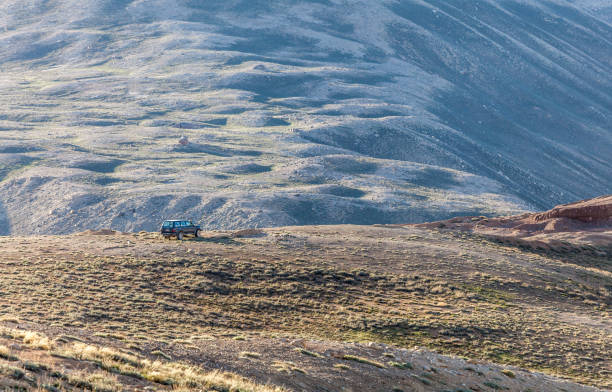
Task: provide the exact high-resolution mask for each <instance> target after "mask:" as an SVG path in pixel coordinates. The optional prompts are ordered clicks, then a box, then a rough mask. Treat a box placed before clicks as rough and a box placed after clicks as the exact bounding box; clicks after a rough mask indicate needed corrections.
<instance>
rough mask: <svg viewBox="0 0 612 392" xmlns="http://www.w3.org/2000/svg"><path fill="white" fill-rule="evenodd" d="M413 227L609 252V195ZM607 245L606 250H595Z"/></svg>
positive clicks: (611, 205) (542, 246)
mask: <svg viewBox="0 0 612 392" xmlns="http://www.w3.org/2000/svg"><path fill="white" fill-rule="evenodd" d="M416 227H426V228H444V229H447V230H459V231H469V232H471V233H473V234H478V235H482V236H484V237H486V238H489V239H493V240H498V241H504V242H509V243H514V244H520V245H521V246H524V247H528V248H532V249H539V250H544V249H547V250H560V251H564V250H568V249H571V248H572V247H578V248H583V249H589V248H592V249H593V250H595V251H598V252H601V253H602V255H605V254H608V255H609V254H611V253H612V252H610V250H611V249H609V248H610V246H612V195H609V196H601V197H598V198H595V199H589V200H583V201H579V202H575V203H570V204H565V205H560V206H557V207H555V208H553V209H551V210H549V211H545V212H540V213H531V214H530V213H527V214H523V215H518V216H506V217H499V218H486V217H484V216H481V217H462V218H453V219H450V220H446V221H443V222H432V223H423V224H418V225H416ZM599 248H608V252H609V253H606V251H603V250H598V249H599Z"/></svg>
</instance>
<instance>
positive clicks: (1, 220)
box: [0, 202, 11, 235]
mask: <svg viewBox="0 0 612 392" xmlns="http://www.w3.org/2000/svg"><path fill="white" fill-rule="evenodd" d="M9 234H11V221H10V219H9V217H8V212H7V211H6V208H4V205H3V204H2V202H0V235H9Z"/></svg>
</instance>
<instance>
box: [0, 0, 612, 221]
mask: <svg viewBox="0 0 612 392" xmlns="http://www.w3.org/2000/svg"><path fill="white" fill-rule="evenodd" d="M597 4H598V3H597V2H594V1H591V2H586V1H582V2H573V3H570V2H565V1H560V0H555V1H552V0H551V1H519V0H498V1H493V0H482V1H473V0H470V1H468V0H462V1H457V2H446V1H440V0H429V1H416V0H414V1H401V2H398V1H391V0H386V1H380V2H371V1H351V2H349V3H346V2H340V1H326V0H321V1H312V2H307V3H305V2H299V1H282V2H275V3H274V4H273V5H272V4H271V3H269V2H264V1H249V2H246V1H223V2H221V1H209V2H206V4H205V5H202V4H200V3H198V2H193V1H180V2H170V1H164V0H147V1H145V0H140V1H127V0H126V1H110V0H107V1H101V0H100V1H90V2H86V3H83V2H75V1H69V0H56V1H50V2H42V1H34V0H30V1H13V0H11V1H5V2H3V3H2V5H0V10H1V12H0V15H2V16H1V17H0V18H2V19H1V22H2V25H3V26H5V28H4V31H3V32H0V48H1V49H2V50H1V51H0V69H1V70H2V79H1V83H2V94H0V101H1V102H2V109H1V110H0V181H1V182H0V195H1V198H0V204H1V205H0V220H2V219H4V220H8V221H9V222H10V223H9V224H8V225H5V226H4V227H5V228H3V229H0V230H4V231H5V232H6V233H8V232H22V233H25V232H48V231H55V232H57V231H59V232H72V231H76V230H80V229H82V228H86V227H91V226H110V227H114V228H118V229H122V230H141V229H148V230H151V229H153V228H154V227H156V225H157V224H158V223H159V220H160V219H163V218H165V217H170V216H177V215H185V216H188V217H191V218H193V219H196V220H199V221H201V222H202V223H203V224H204V225H205V226H207V227H209V228H219V227H223V228H232V227H240V226H270V225H291V224H318V223H377V222H419V221H424V220H432V219H444V218H448V217H450V216H454V215H480V214H506V213H516V212H519V211H524V210H529V209H535V208H548V207H552V206H553V205H555V204H559V203H563V202H568V201H571V200H575V199H583V198H588V197H593V196H596V195H599V194H603V193H607V192H608V191H609V189H610V184H611V183H612V169H611V165H610V159H609V157H610V154H611V152H612V135H611V134H610V125H611V122H610V118H612V117H611V116H612V113H611V112H612V94H611V93H610V91H612V76H611V74H610V72H609V70H610V69H611V66H612V64H611V63H612V39H610V37H612V26H611V25H610V24H609V22H608V20H609V19H606V18H605V16H601V15H598V12H601V13H602V15H605V14H604V12H605V5H603V6H601V7H603V8H597V7H600V6H598V5H597ZM602 10H603V11H602ZM182 136H186V137H187V138H188V140H189V142H188V143H186V144H185V145H183V144H179V143H178V141H179V138H180V137H182ZM2 211H5V213H4V214H3V213H2ZM3 216H4V218H3ZM24 219H28V220H33V221H34V222H36V227H23V225H20V224H18V222H20V221H22V220H24Z"/></svg>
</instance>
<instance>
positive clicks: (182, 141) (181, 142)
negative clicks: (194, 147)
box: [179, 136, 189, 146]
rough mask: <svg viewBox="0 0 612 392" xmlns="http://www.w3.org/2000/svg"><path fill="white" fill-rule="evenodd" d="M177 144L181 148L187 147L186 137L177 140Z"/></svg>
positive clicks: (187, 139) (187, 140)
mask: <svg viewBox="0 0 612 392" xmlns="http://www.w3.org/2000/svg"><path fill="white" fill-rule="evenodd" d="M179 144H180V145H181V146H187V145H189V138H187V136H183V137H181V138H180V139H179Z"/></svg>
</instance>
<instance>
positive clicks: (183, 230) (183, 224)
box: [161, 220, 202, 240]
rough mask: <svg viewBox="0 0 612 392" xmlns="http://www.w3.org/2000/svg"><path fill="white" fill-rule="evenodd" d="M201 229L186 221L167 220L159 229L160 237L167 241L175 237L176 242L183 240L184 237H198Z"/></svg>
mask: <svg viewBox="0 0 612 392" xmlns="http://www.w3.org/2000/svg"><path fill="white" fill-rule="evenodd" d="M201 234H202V229H201V228H200V226H198V225H194V224H193V223H192V222H191V221H188V220H167V221H164V223H163V224H162V227H161V235H163V236H164V238H166V239H168V238H170V237H176V239H177V240H183V238H184V237H185V236H186V235H193V236H194V237H200V236H201Z"/></svg>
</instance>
